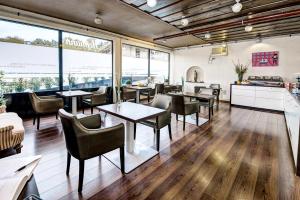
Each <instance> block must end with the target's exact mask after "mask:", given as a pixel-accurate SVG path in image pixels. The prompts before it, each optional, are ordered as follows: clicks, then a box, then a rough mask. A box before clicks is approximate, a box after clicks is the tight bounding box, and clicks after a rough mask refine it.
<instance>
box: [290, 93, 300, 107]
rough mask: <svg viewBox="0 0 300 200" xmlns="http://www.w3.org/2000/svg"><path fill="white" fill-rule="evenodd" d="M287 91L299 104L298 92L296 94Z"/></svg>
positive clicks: (299, 95) (299, 96)
mask: <svg viewBox="0 0 300 200" xmlns="http://www.w3.org/2000/svg"><path fill="white" fill-rule="evenodd" d="M289 92H290V94H291V95H292V96H293V97H294V99H295V100H296V101H297V102H298V104H299V105H300V94H298V95H296V94H293V93H292V91H289Z"/></svg>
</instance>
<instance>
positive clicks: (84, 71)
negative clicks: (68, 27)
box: [62, 32, 112, 89]
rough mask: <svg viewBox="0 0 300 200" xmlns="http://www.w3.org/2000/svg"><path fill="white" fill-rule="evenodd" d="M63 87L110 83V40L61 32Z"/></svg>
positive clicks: (86, 86) (84, 86) (82, 86)
mask: <svg viewBox="0 0 300 200" xmlns="http://www.w3.org/2000/svg"><path fill="white" fill-rule="evenodd" d="M62 38H63V80H64V81H63V87H64V89H68V88H69V86H71V87H72V89H75V88H79V89H80V88H92V87H99V86H103V85H106V86H111V85H112V42H111V41H108V40H102V39H98V38H93V37H87V36H83V35H78V34H73V33H66V32H63V35H62Z"/></svg>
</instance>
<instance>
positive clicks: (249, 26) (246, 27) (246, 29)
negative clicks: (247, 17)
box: [245, 25, 253, 32]
mask: <svg viewBox="0 0 300 200" xmlns="http://www.w3.org/2000/svg"><path fill="white" fill-rule="evenodd" d="M252 29H253V27H252V26H251V25H247V26H245V31H246V32H251V31H252Z"/></svg>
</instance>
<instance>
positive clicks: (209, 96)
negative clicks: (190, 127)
mask: <svg viewBox="0 0 300 200" xmlns="http://www.w3.org/2000/svg"><path fill="white" fill-rule="evenodd" d="M168 95H170V96H172V95H181V96H184V97H189V98H194V99H197V100H201V101H207V102H208V104H210V103H211V100H212V99H215V98H216V96H215V95H212V94H204V93H196V92H169V93H168ZM209 109H211V107H210V106H209ZM210 119H211V112H210V110H209V115H208V119H206V118H203V117H199V119H198V120H199V125H198V126H201V125H203V124H205V123H206V122H208V121H209V120H210ZM178 120H180V121H183V118H182V117H181V118H179V119H178ZM186 122H188V123H191V124H197V123H196V118H195V117H193V116H187V117H186Z"/></svg>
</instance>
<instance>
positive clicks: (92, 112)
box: [91, 106, 94, 114]
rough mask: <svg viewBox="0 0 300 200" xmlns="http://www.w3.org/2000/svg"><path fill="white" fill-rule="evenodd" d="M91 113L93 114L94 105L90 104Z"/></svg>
mask: <svg viewBox="0 0 300 200" xmlns="http://www.w3.org/2000/svg"><path fill="white" fill-rule="evenodd" d="M91 114H94V107H93V106H91Z"/></svg>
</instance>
